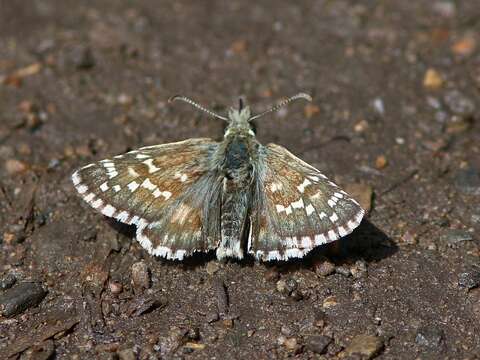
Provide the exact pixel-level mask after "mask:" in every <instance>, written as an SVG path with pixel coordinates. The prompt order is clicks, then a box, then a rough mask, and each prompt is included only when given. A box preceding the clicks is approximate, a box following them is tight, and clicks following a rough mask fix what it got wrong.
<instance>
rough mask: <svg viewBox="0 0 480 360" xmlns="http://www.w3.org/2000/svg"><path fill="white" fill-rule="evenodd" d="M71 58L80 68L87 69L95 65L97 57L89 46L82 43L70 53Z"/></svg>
mask: <svg viewBox="0 0 480 360" xmlns="http://www.w3.org/2000/svg"><path fill="white" fill-rule="evenodd" d="M70 59H71V61H72V62H73V65H74V66H75V67H76V68H77V69H79V70H87V69H91V68H92V67H94V66H95V58H94V57H93V53H92V50H91V49H90V48H89V47H88V46H84V45H81V46H77V47H75V48H73V50H72V51H71V53H70Z"/></svg>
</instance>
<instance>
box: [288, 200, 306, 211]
mask: <svg viewBox="0 0 480 360" xmlns="http://www.w3.org/2000/svg"><path fill="white" fill-rule="evenodd" d="M290 205H292V208H294V209H303V208H304V207H305V205H304V204H303V199H301V198H300V200H297V201H294V202H292V203H291V204H290Z"/></svg>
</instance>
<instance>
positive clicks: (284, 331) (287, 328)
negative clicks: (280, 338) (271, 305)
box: [280, 325, 295, 337]
mask: <svg viewBox="0 0 480 360" xmlns="http://www.w3.org/2000/svg"><path fill="white" fill-rule="evenodd" d="M280 332H281V333H282V334H283V335H285V336H286V337H291V336H293V335H294V334H295V331H294V329H292V328H291V327H290V326H288V325H282V327H281V328H280Z"/></svg>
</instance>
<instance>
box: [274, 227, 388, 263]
mask: <svg viewBox="0 0 480 360" xmlns="http://www.w3.org/2000/svg"><path fill="white" fill-rule="evenodd" d="M397 251H398V246H397V245H396V244H395V242H394V241H393V240H392V239H391V238H390V237H389V236H388V235H387V234H385V232H383V231H382V230H381V229H379V228H378V227H376V226H375V225H374V224H372V223H371V222H370V221H368V220H364V221H363V222H362V223H361V224H360V226H359V227H358V228H357V229H355V231H354V232H353V233H351V234H350V235H348V236H345V237H343V238H341V239H340V240H337V241H334V242H332V243H330V244H326V245H323V246H319V247H317V248H315V249H313V250H312V251H310V252H309V253H308V254H307V256H305V257H304V258H301V259H292V260H290V261H279V262H272V263H270V264H269V266H272V267H276V268H277V269H278V270H281V271H285V272H295V271H297V270H300V269H305V268H311V267H312V266H314V265H315V264H317V263H320V262H322V261H325V260H326V259H328V260H330V261H332V262H333V263H334V264H335V265H337V266H341V265H351V264H354V263H355V262H356V261H357V260H364V261H366V262H367V263H370V262H377V261H380V260H382V259H385V258H388V257H390V256H392V255H393V254H395V253H396V252H397Z"/></svg>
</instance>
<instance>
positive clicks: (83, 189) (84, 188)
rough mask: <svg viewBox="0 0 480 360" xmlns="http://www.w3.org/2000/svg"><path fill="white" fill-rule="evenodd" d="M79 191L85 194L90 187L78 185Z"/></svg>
mask: <svg viewBox="0 0 480 360" xmlns="http://www.w3.org/2000/svg"><path fill="white" fill-rule="evenodd" d="M77 191H78V193H79V194H84V193H86V192H87V191H88V187H87V186H86V185H78V186H77Z"/></svg>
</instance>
